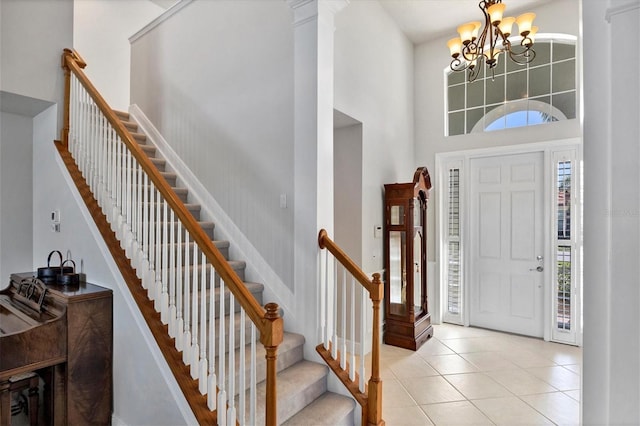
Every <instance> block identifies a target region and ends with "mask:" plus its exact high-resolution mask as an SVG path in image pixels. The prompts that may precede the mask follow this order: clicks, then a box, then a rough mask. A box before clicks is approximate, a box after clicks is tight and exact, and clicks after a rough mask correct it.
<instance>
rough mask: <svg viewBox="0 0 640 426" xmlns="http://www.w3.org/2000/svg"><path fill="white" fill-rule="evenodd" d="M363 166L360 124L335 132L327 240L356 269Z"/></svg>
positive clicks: (358, 253)
mask: <svg viewBox="0 0 640 426" xmlns="http://www.w3.org/2000/svg"><path fill="white" fill-rule="evenodd" d="M362 166H363V165H362V124H352V125H350V126H346V127H340V128H336V129H334V131H333V167H334V184H335V185H334V192H333V195H334V203H333V205H334V210H333V211H334V235H330V237H331V238H333V239H334V241H335V242H336V243H337V244H338V245H339V246H340V248H342V250H344V252H345V253H347V255H348V256H349V257H350V258H351V259H352V260H353V261H354V262H355V263H356V264H357V265H361V264H362ZM358 318H359V317H358Z"/></svg>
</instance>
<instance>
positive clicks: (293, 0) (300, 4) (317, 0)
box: [285, 0, 349, 26]
mask: <svg viewBox="0 0 640 426" xmlns="http://www.w3.org/2000/svg"><path fill="white" fill-rule="evenodd" d="M285 1H286V2H287V5H289V7H290V8H291V9H292V10H293V13H294V17H293V23H294V26H298V25H302V24H305V23H307V22H309V21H312V20H316V19H318V18H319V17H321V18H325V19H326V18H329V19H330V20H331V21H333V17H334V16H335V14H336V13H338V12H339V11H341V10H342V9H344V8H345V7H347V5H348V4H349V0H285ZM327 13H328V14H330V15H331V16H330V17H327V16H326V14H327ZM321 14H322V15H325V16H320V15H321ZM323 20H324V19H323Z"/></svg>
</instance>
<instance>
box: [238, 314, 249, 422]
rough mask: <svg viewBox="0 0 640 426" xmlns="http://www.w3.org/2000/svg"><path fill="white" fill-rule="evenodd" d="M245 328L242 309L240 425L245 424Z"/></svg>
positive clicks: (239, 392)
mask: <svg viewBox="0 0 640 426" xmlns="http://www.w3.org/2000/svg"><path fill="white" fill-rule="evenodd" d="M245 327H246V314H245V312H244V309H242V308H240V345H239V348H240V350H239V351H238V353H239V354H240V363H239V364H238V368H239V369H240V371H239V372H238V373H239V376H238V412H237V416H238V423H239V424H240V425H244V424H245V410H246V401H245V400H246V392H245V389H246V378H245V371H244V370H245V367H246V365H247V362H246V359H245V345H246V342H245Z"/></svg>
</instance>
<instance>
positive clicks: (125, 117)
mask: <svg viewBox="0 0 640 426" xmlns="http://www.w3.org/2000/svg"><path fill="white" fill-rule="evenodd" d="M113 112H115V114H116V117H118V118H119V119H120V120H122V121H131V119H130V117H129V113H128V112H126V111H118V110H117V109H114V110H113Z"/></svg>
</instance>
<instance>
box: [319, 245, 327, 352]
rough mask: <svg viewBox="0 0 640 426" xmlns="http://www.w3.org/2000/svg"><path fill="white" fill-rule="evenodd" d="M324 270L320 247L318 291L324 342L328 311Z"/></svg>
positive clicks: (321, 330)
mask: <svg viewBox="0 0 640 426" xmlns="http://www.w3.org/2000/svg"><path fill="white" fill-rule="evenodd" d="M323 270H324V269H323V267H322V250H320V249H318V293H319V297H318V300H320V341H321V342H324V333H325V326H326V317H325V313H326V311H325V310H326V308H325V304H326V300H325V284H326V283H325V281H324V280H323V275H322V271H323Z"/></svg>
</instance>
